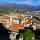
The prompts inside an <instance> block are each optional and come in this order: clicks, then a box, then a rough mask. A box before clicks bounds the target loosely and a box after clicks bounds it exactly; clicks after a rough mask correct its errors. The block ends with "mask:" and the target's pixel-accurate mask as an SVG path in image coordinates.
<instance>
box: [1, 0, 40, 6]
mask: <svg viewBox="0 0 40 40" xmlns="http://www.w3.org/2000/svg"><path fill="white" fill-rule="evenodd" d="M0 2H12V3H17V4H28V5H34V6H35V5H40V0H0Z"/></svg>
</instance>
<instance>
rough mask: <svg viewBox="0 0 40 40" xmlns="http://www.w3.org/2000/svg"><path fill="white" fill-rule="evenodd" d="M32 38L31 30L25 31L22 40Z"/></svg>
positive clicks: (30, 39)
mask: <svg viewBox="0 0 40 40" xmlns="http://www.w3.org/2000/svg"><path fill="white" fill-rule="evenodd" d="M32 37H33V33H32V31H31V30H29V29H28V30H25V31H24V33H23V39H24V40H32Z"/></svg>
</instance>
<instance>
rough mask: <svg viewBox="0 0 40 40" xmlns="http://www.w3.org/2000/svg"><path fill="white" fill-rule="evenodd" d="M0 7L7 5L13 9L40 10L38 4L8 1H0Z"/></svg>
mask: <svg viewBox="0 0 40 40" xmlns="http://www.w3.org/2000/svg"><path fill="white" fill-rule="evenodd" d="M0 7H4V8H5V7H8V8H12V9H13V8H14V9H24V10H29V11H30V10H31V11H33V10H40V5H37V6H32V5H28V4H16V3H8V2H1V3H0Z"/></svg>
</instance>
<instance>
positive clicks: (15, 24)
mask: <svg viewBox="0 0 40 40" xmlns="http://www.w3.org/2000/svg"><path fill="white" fill-rule="evenodd" d="M34 13H35V14H34V15H33V14H30V12H28V11H27V12H26V13H20V12H19V13H17V12H16V11H13V12H10V14H4V15H1V14H0V23H2V24H3V26H4V27H5V28H6V29H8V30H11V32H9V33H11V34H10V38H11V40H16V35H18V34H19V30H24V29H25V28H29V27H32V28H33V30H34V31H35V30H40V14H39V11H34ZM13 35H14V36H13ZM33 37H34V36H33ZM18 40H23V37H22V38H19V39H18ZM32 40H34V39H32Z"/></svg>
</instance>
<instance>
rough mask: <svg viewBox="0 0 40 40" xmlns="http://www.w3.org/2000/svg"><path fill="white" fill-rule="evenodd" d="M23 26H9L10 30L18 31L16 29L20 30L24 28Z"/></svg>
mask: <svg viewBox="0 0 40 40" xmlns="http://www.w3.org/2000/svg"><path fill="white" fill-rule="evenodd" d="M22 27H23V25H22V24H14V23H13V24H12V25H9V30H16V29H20V28H22Z"/></svg>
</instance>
